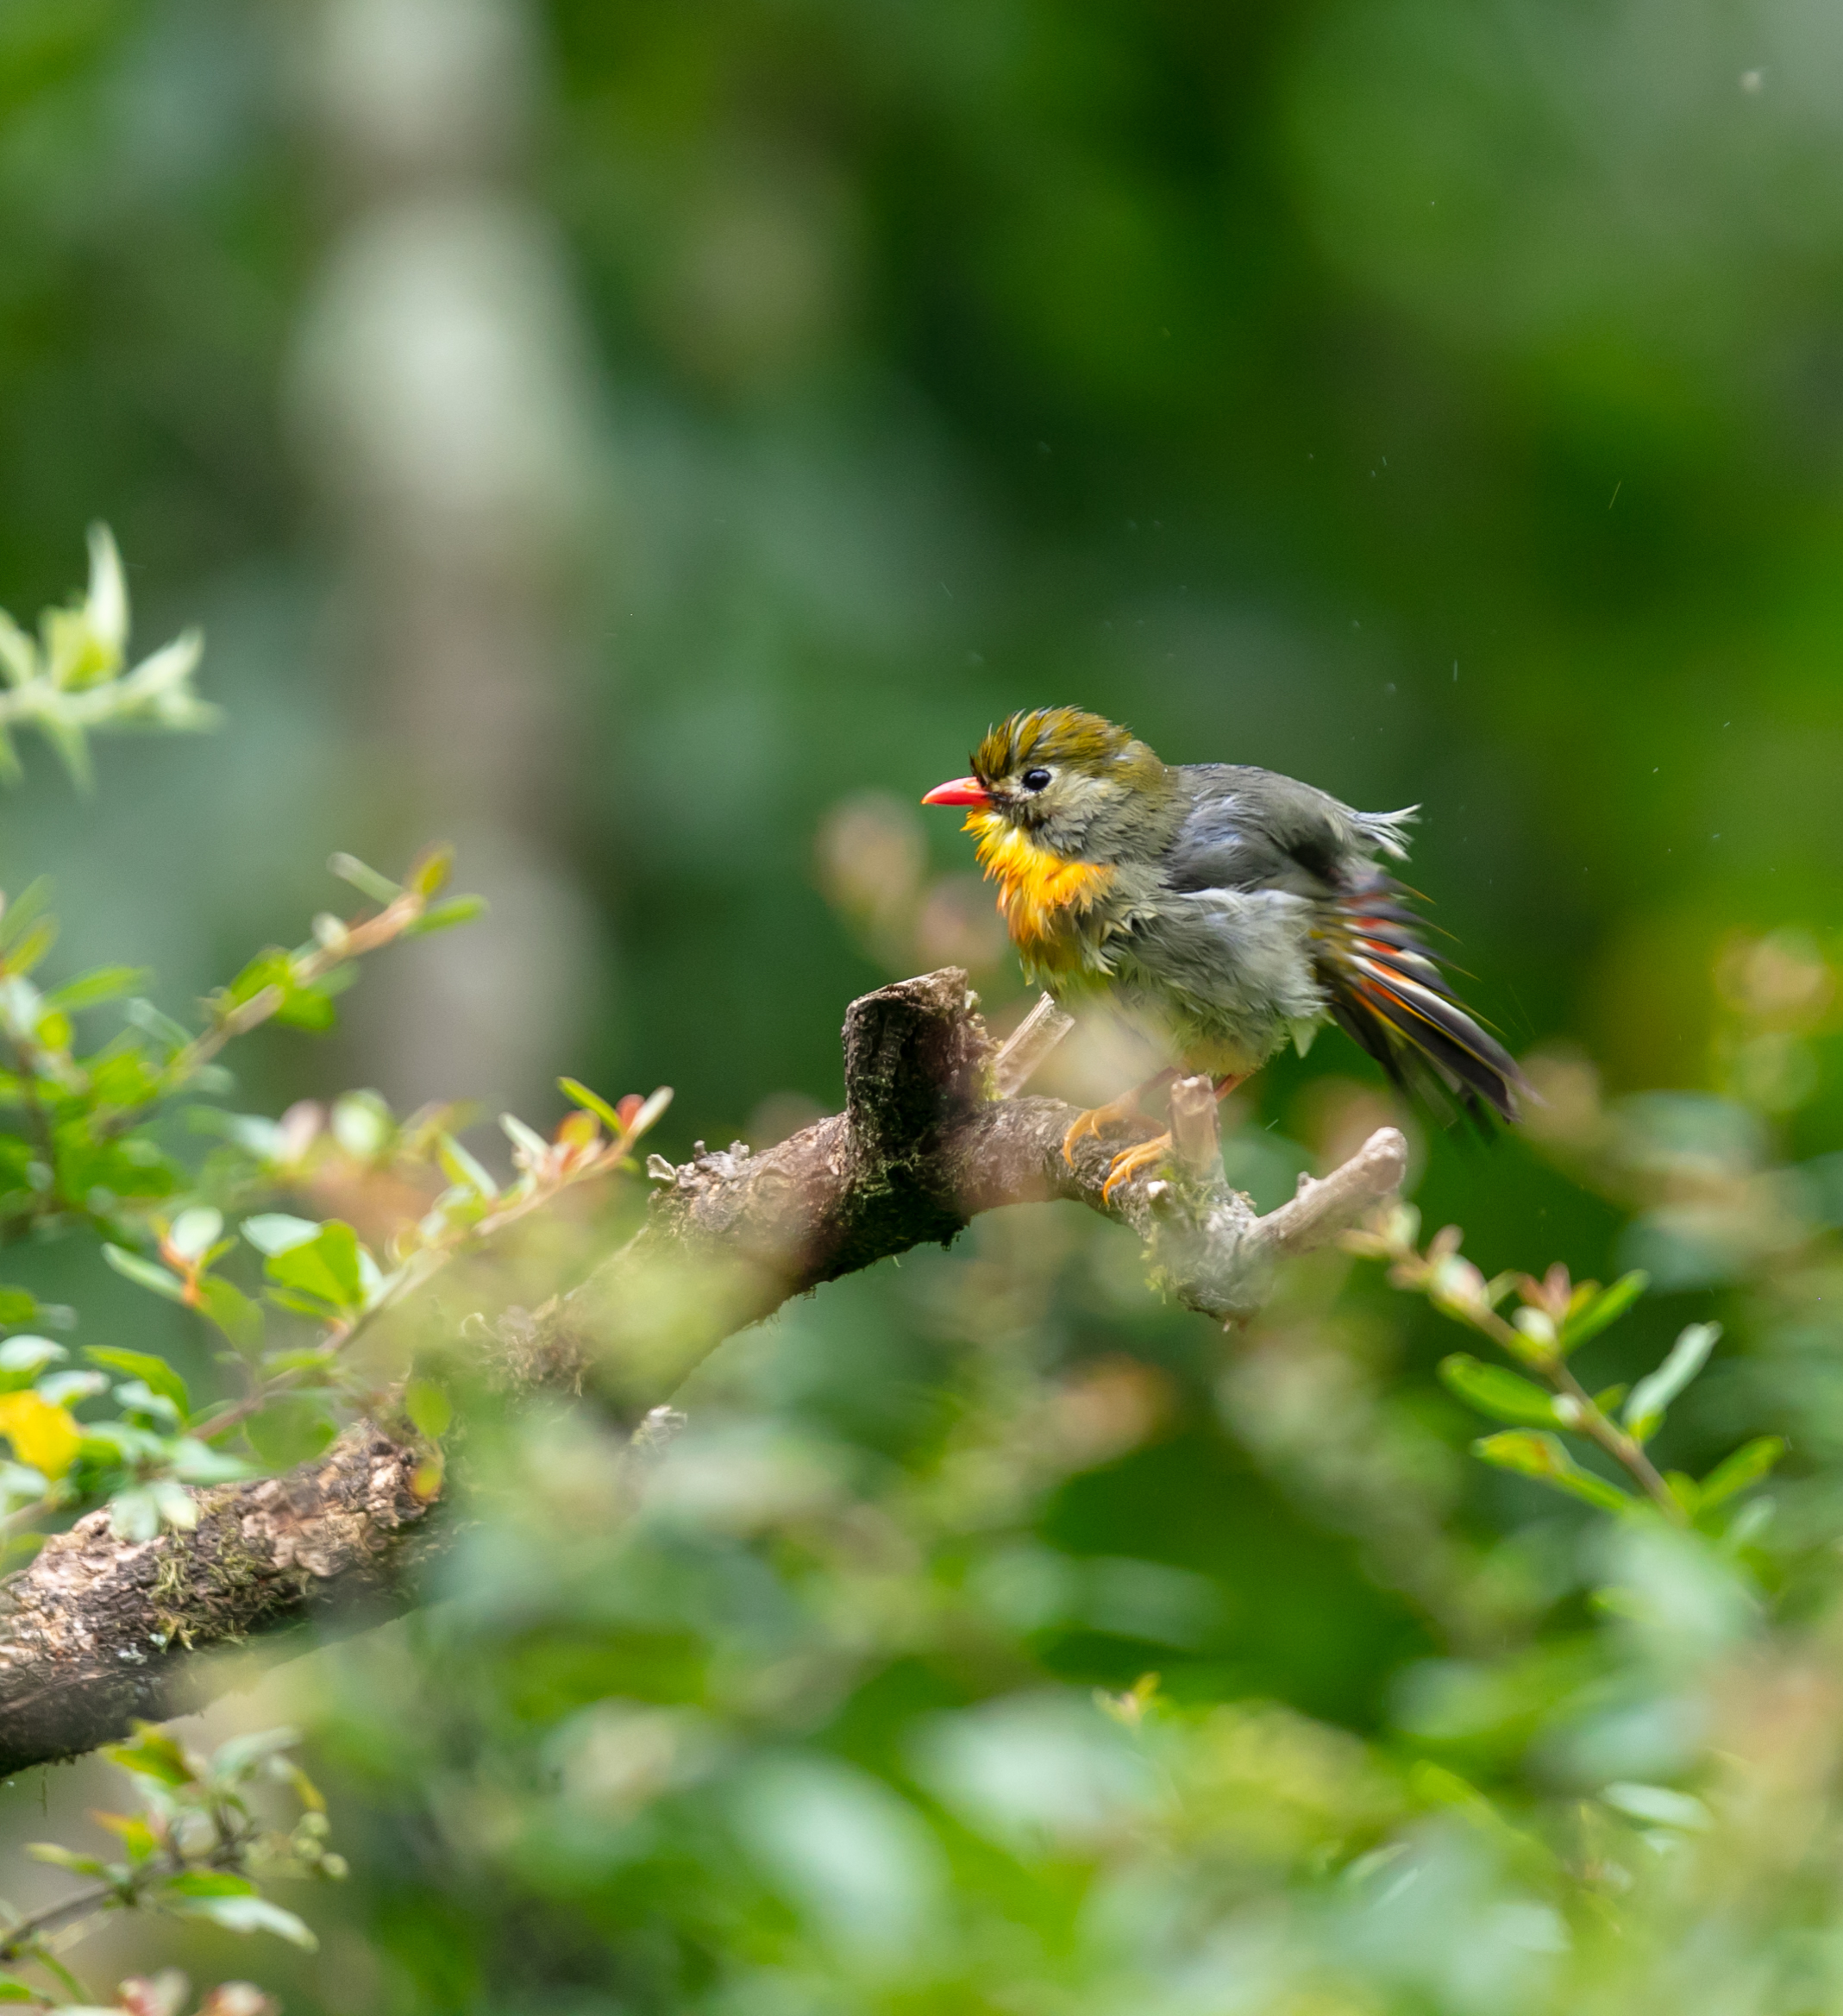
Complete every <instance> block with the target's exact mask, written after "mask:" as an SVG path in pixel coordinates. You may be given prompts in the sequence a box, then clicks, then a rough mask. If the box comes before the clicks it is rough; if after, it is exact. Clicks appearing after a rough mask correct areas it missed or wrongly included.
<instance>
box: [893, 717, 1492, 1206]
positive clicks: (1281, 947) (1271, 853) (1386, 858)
mask: <svg viewBox="0 0 1843 2016" xmlns="http://www.w3.org/2000/svg"><path fill="white" fill-rule="evenodd" d="M922 803H923V804H924V805H950V806H961V807H965V808H966V812H967V818H966V825H965V829H964V830H965V831H966V832H969V833H971V834H972V835H973V836H974V837H975V840H976V842H977V850H976V851H977V854H978V858H979V861H980V864H981V867H983V869H984V870H985V872H986V874H987V877H989V878H990V879H991V880H993V881H994V882H996V883H997V884H998V907H999V910H1000V914H1001V915H1002V916H1003V918H1004V920H1005V923H1006V929H1007V931H1008V933H1009V934H1010V937H1011V941H1012V945H1013V946H1014V947H1015V948H1016V950H1017V952H1018V954H1019V959H1020V962H1021V964H1022V965H1023V968H1024V973H1025V979H1026V980H1027V981H1029V982H1030V983H1032V984H1033V985H1036V986H1038V987H1040V988H1042V989H1046V990H1047V991H1048V992H1049V993H1050V995H1052V996H1053V997H1054V998H1055V999H1056V1002H1057V1003H1058V1004H1059V1005H1060V1006H1062V1007H1063V1008H1066V1009H1068V1010H1069V1011H1070V1012H1071V1013H1073V1014H1076V1015H1077V1016H1080V1015H1081V1014H1082V1013H1083V1012H1084V1009H1087V1008H1102V1009H1104V1010H1105V1011H1106V1014H1108V1015H1109V1016H1111V1017H1113V1018H1114V1019H1117V1020H1119V1021H1123V1022H1124V1023H1125V1025H1126V1026H1127V1027H1129V1028H1130V1029H1132V1030H1133V1031H1134V1032H1135V1033H1138V1035H1139V1036H1140V1037H1141V1038H1143V1039H1150V1043H1151V1044H1152V1045H1153V1046H1156V1050H1157V1053H1158V1054H1160V1055H1162V1056H1163V1058H1165V1060H1166V1063H1165V1067H1164V1068H1163V1069H1162V1070H1161V1071H1158V1073H1157V1075H1156V1076H1155V1077H1151V1078H1149V1079H1148V1080H1146V1081H1145V1082H1144V1083H1142V1084H1139V1085H1136V1086H1134V1087H1133V1088H1132V1090H1129V1091H1127V1092H1125V1093H1123V1094H1122V1095H1121V1096H1119V1098H1117V1099H1113V1100H1111V1101H1109V1102H1107V1103H1106V1105H1103V1106H1098V1107H1095V1108H1091V1109H1089V1110H1088V1111H1086V1112H1084V1113H1082V1114H1081V1115H1078V1117H1077V1118H1076V1119H1075V1121H1073V1122H1072V1123H1071V1124H1070V1126H1069V1129H1068V1131H1067V1134H1065V1136H1064V1139H1063V1154H1064V1155H1065V1157H1066V1158H1067V1159H1069V1161H1070V1162H1071V1163H1073V1161H1074V1159H1075V1146H1076V1144H1077V1143H1078V1142H1079V1141H1080V1140H1081V1139H1082V1138H1083V1137H1084V1136H1086V1135H1088V1134H1100V1133H1102V1132H1103V1130H1105V1129H1106V1128H1108V1127H1113V1126H1117V1125H1119V1124H1123V1123H1125V1122H1127V1121H1131V1120H1132V1118H1133V1117H1134V1116H1135V1115H1137V1113H1138V1102H1139V1101H1140V1100H1141V1098H1142V1097H1144V1096H1145V1095H1147V1094H1148V1093H1149V1092H1150V1091H1153V1090H1156V1089H1157V1088H1158V1087H1159V1086H1161V1085H1162V1084H1164V1083H1169V1081H1170V1080H1171V1079H1172V1078H1174V1077H1176V1076H1178V1075H1179V1073H1180V1072H1184V1073H1207V1075H1208V1076H1209V1077H1210V1078H1211V1079H1212V1080H1213V1083H1214V1085H1215V1088H1216V1091H1217V1096H1218V1097H1219V1098H1220V1097H1222V1096H1226V1094H1227V1093H1228V1092H1230V1091H1232V1090H1233V1089H1234V1088H1235V1087H1236V1086H1237V1085H1239V1084H1241V1083H1244V1081H1245V1080H1246V1079H1247V1078H1249V1077H1251V1076H1252V1075H1253V1074H1254V1073H1255V1072H1256V1071H1258V1070H1259V1069H1260V1068H1261V1066H1262V1065H1264V1064H1265V1063H1267V1062H1268V1060H1269V1058H1272V1057H1273V1056H1274V1055H1275V1054H1276V1052H1279V1051H1280V1050H1281V1049H1282V1048H1283V1047H1284V1046H1285V1045H1286V1044H1287V1043H1288V1040H1291V1041H1293V1042H1294V1043H1295V1044H1296V1045H1297V1046H1298V1047H1299V1048H1300V1049H1301V1051H1303V1050H1304V1048H1305V1047H1306V1046H1307V1044H1308V1043H1309V1042H1310V1040H1311V1039H1312V1037H1313V1035H1314V1034H1315V1033H1317V1031H1318V1030H1319V1029H1320V1027H1322V1026H1323V1025H1325V1024H1326V1023H1327V1022H1334V1023H1336V1024H1337V1025H1338V1027H1341V1028H1342V1029H1343V1030H1344V1031H1345V1033H1346V1034H1347V1035H1349V1036H1350V1037H1351V1039H1353V1040H1354V1041H1355V1042H1356V1043H1357V1045H1358V1046H1360V1047H1361V1048H1362V1049H1363V1050H1364V1051H1366V1052H1368V1053H1369V1055H1370V1057H1372V1058H1374V1059H1375V1060H1376V1063H1377V1064H1379V1065H1381V1066H1382V1070H1383V1071H1385V1072H1386V1073H1387V1074H1388V1076H1389V1078H1390V1079H1391V1081H1392V1082H1393V1083H1395V1085H1396V1086H1397V1087H1398V1088H1399V1089H1400V1090H1401V1091H1402V1092H1403V1093H1404V1094H1407V1095H1408V1096H1411V1097H1413V1098H1414V1099H1415V1100H1416V1101H1417V1102H1419V1103H1420V1104H1422V1105H1424V1106H1426V1107H1428V1108H1432V1110H1433V1111H1434V1112H1435V1114H1436V1115H1438V1116H1439V1117H1440V1118H1441V1119H1443V1120H1451V1119H1453V1118H1455V1117H1456V1114H1455V1108H1457V1109H1458V1111H1460V1112H1463V1113H1464V1114H1465V1115H1470V1117H1471V1118H1473V1119H1474V1120H1476V1121H1478V1122H1479V1123H1480V1124H1481V1125H1482V1126H1483V1127H1486V1128H1487V1129H1488V1130H1489V1127H1490V1126H1491V1124H1492V1120H1491V1116H1493V1115H1495V1116H1497V1117H1498V1118H1501V1119H1502V1120H1504V1121H1515V1120H1516V1119H1517V1118H1518V1116H1519V1112H1520V1101H1521V1100H1523V1099H1525V1098H1526V1097H1527V1096H1529V1088H1528V1086H1527V1084H1526V1081H1525V1080H1524V1078H1523V1076H1522V1074H1521V1072H1520V1071H1519V1070H1518V1068H1517V1065H1516V1063H1515V1060H1514V1058H1512V1057H1511V1056H1510V1055H1509V1053H1508V1052H1507V1051H1506V1050H1505V1049H1504V1048H1503V1046H1501V1044H1500V1043H1498V1042H1497V1040H1496V1039H1495V1038H1494V1037H1493V1036H1491V1035H1490V1034H1489V1033H1488V1032H1487V1031H1486V1030H1485V1028H1484V1027H1483V1026H1482V1025H1481V1023H1480V1022H1479V1021H1477V1019H1476V1017H1475V1016H1474V1015H1473V1014H1470V1011H1469V1010H1468V1009H1467V1008H1465V1007H1464V1005H1463V1004H1462V1003H1461V1002H1460V1001H1459V1000H1458V998H1457V995H1455V994H1454V992H1453V991H1452V989H1451V987H1450V986H1449V985H1448V983H1447V982H1446V979H1445V975H1444V973H1443V971H1442V969H1441V962H1440V960H1439V958H1437V957H1436V955H1435V954H1434V952H1433V951H1432V950H1431V949H1430V947H1429V945H1428V944H1427V942H1426V937H1425V936H1424V935H1423V933H1424V926H1422V924H1421V923H1420V920H1419V918H1418V917H1417V914H1416V913H1415V911H1414V908H1413V904H1414V901H1415V893H1414V891H1412V890H1410V889H1407V888H1406V887H1405V886H1404V885H1403V884H1402V883H1401V882H1398V881H1397V880H1396V879H1395V876H1393V875H1392V874H1391V873H1390V872H1389V870H1388V868H1387V867H1385V866H1384V865H1383V864H1384V863H1385V862H1387V863H1399V862H1401V861H1405V860H1406V859H1407V851H1408V848H1407V827H1408V826H1409V825H1410V824H1412V822H1413V821H1414V820H1415V819H1416V817H1417V816H1418V814H1419V810H1420V808H1419V807H1416V806H1408V807H1404V808H1403V809H1402V810H1401V811H1399V812H1357V811H1356V810H1354V809H1353V808H1352V807H1350V806H1348V805H1345V804H1344V803H1342V802H1341V801H1339V800H1338V799H1336V798H1333V797H1332V796H1331V794H1329V793H1328V792H1325V791H1320V790H1319V789H1317V788H1315V787H1314V786H1313V785H1311V784H1305V783H1301V782H1298V781H1297V780H1296V779H1294V778H1292V777H1288V776H1281V775H1280V774H1279V773H1278V772H1276V771H1274V770H1266V769H1257V768H1256V767H1254V766H1253V765H1251V764H1247V763H1164V762H1163V761H1161V760H1160V758H1159V757H1158V756H1157V754H1156V753H1155V752H1154V751H1153V750H1151V749H1150V747H1149V746H1148V745H1147V744H1145V743H1144V742H1142V741H1140V740H1139V739H1138V738H1137V737H1136V736H1134V735H1133V734H1132V732H1131V731H1130V730H1128V729H1126V728H1124V727H1121V726H1119V725H1118V724H1116V723H1114V722H1113V721H1110V720H1107V719H1105V718H1104V717H1102V716H1101V715H1100V714H1096V713H1088V712H1087V711H1085V710H1084V709H1082V708H1080V707H1037V708H1032V709H1030V710H1028V711H1025V712H1023V713H1015V714H1013V715H1012V716H1011V718H1010V719H1008V720H1006V721H1004V722H1001V723H1000V725H998V726H996V727H994V728H992V729H991V730H989V731H988V732H987V735H986V737H985V738H984V740H983V741H981V743H980V744H979V746H978V748H977V749H976V750H975V751H974V752H973V757H972V770H971V773H970V774H969V776H963V777H955V778H952V779H950V780H949V782H946V783H944V784H937V785H936V787H935V788H934V789H933V790H931V791H930V792H928V793H927V794H925V797H924V798H923V800H922ZM1170 1145H1171V1138H1170V1135H1169V1134H1160V1135H1158V1136H1157V1137H1156V1138H1154V1139H1153V1140H1147V1141H1144V1142H1141V1143H1139V1144H1138V1145H1137V1146H1132V1147H1129V1148H1127V1149H1125V1151H1123V1152H1121V1153H1119V1154H1118V1155H1116V1156H1115V1157H1114V1159H1113V1162H1112V1164H1111V1165H1110V1166H1109V1170H1108V1173H1107V1178H1106V1185H1105V1189H1104V1194H1105V1196H1106V1197H1107V1198H1108V1199H1109V1200H1111V1198H1112V1196H1113V1192H1114V1190H1116V1189H1118V1188H1119V1185H1120V1184H1122V1183H1125V1182H1126V1181H1128V1180H1130V1179H1131V1178H1133V1177H1134V1176H1135V1175H1137V1174H1138V1173H1139V1172H1140V1171H1143V1170H1145V1169H1147V1168H1149V1167H1150V1166H1152V1165H1156V1164H1157V1163H1160V1162H1162V1161H1163V1159H1165V1158H1166V1156H1167V1155H1168V1154H1169V1151H1170Z"/></svg>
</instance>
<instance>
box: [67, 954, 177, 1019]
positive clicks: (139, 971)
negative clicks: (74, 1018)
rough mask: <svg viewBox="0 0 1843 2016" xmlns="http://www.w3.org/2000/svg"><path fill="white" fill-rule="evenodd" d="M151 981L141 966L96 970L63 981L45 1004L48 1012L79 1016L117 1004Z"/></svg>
mask: <svg viewBox="0 0 1843 2016" xmlns="http://www.w3.org/2000/svg"><path fill="white" fill-rule="evenodd" d="M152 978H153V975H152V974H151V973H149V972H148V971H147V968H146V967H144V966H96V967H93V968H92V969H91V970H90V971H89V972H87V973H79V974H78V976H77V977H76V978H75V979H74V980H66V982H65V983H64V984H63V986H61V987H53V989H51V991H50V992H49V993H48V994H47V995H46V996H45V1002H46V1006H47V1008H57V1009H60V1011H61V1012H62V1013H63V1014H67V1015H75V1014H82V1012H83V1011H84V1009H85V1008H100V1007H101V1006H102V1005H103V1002H109V1001H119V1000H120V999H121V998H122V995H125V994H132V993H133V992H134V991H135V989H136V988H137V987H144V986H146V985H147V982H148V981H149V980H150V979H152Z"/></svg>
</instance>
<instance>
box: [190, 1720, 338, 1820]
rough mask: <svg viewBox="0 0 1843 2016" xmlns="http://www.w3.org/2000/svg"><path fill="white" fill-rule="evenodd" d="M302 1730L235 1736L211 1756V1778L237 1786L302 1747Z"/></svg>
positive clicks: (274, 1730)
mask: <svg viewBox="0 0 1843 2016" xmlns="http://www.w3.org/2000/svg"><path fill="white" fill-rule="evenodd" d="M300 1741H301V1732H300V1730H298V1729H288V1728H281V1729H261V1730H253V1731H252V1732H251V1733H250V1734H249V1735H248V1736H234V1737H230V1738H229V1741H228V1742H225V1743H220V1744H219V1745H218V1746H217V1748H216V1749H215V1750H213V1751H212V1753H211V1765H210V1774H211V1776H212V1777H214V1778H216V1779H221V1780H224V1781H225V1782H227V1783H229V1784H232V1785H235V1784H237V1783H239V1782H241V1780H243V1779H246V1778H248V1777H249V1776H250V1775H251V1774H253V1773H254V1772H255V1771H257V1770H259V1769H260V1768H261V1767H262V1766H263V1765H265V1764H266V1763H267V1762H269V1761H270V1759H271V1758H273V1757H279V1756H281V1755H284V1754H285V1752H287V1751H289V1750H291V1749H296V1748H298V1745H299V1743H300ZM321 1803H322V1804H323V1805H324V1803H325V1802H324V1801H322V1802H321Z"/></svg>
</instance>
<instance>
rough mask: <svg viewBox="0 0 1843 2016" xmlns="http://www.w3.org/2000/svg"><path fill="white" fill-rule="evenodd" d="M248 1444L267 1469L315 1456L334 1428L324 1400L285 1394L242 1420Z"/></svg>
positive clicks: (289, 1465)
mask: <svg viewBox="0 0 1843 2016" xmlns="http://www.w3.org/2000/svg"><path fill="white" fill-rule="evenodd" d="M243 1432H244V1434H245V1435H248V1437H249V1446H250V1447H251V1448H253V1449H254V1451H255V1452H256V1454H257V1455H258V1456H259V1457H260V1459H261V1460H262V1462H263V1465H264V1466H265V1467H266V1468H267V1469H270V1470H291V1469H293V1467H294V1466H295V1465H296V1464H297V1463H305V1462H307V1461H308V1460H310V1459H311V1458H312V1457H315V1456H317V1455H318V1454H320V1452H321V1450H323V1448H325V1447H326V1446H327V1444H328V1443H329V1441H332V1439H333V1437H334V1435H335V1433H336V1432H337V1431H336V1430H335V1427H334V1425H333V1419H332V1416H331V1415H330V1414H329V1413H328V1411H327V1410H326V1407H325V1406H324V1404H323V1403H321V1402H320V1401H317V1400H307V1399H303V1398H302V1397H300V1396H299V1395H298V1394H293V1393H290V1394H284V1395H283V1396H282V1397H280V1398H279V1399H276V1400H271V1401H270V1402H269V1404H268V1405H267V1406H266V1407H265V1408H264V1409H263V1410H261V1412H260V1413H259V1414H253V1415H251V1416H250V1417H249V1419H248V1421H246V1422H245V1423H244V1424H243Z"/></svg>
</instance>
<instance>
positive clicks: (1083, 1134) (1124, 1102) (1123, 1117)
mask: <svg viewBox="0 0 1843 2016" xmlns="http://www.w3.org/2000/svg"><path fill="white" fill-rule="evenodd" d="M1141 1089H1142V1088H1140V1087H1138V1086H1135V1087H1134V1088H1133V1090H1132V1091H1130V1092H1122V1093H1121V1094H1120V1096H1119V1098H1118V1099H1110V1100H1108V1102H1106V1105H1105V1106H1091V1107H1090V1108H1088V1111H1087V1112H1086V1113H1078V1114H1077V1115H1075V1118H1074V1119H1073V1120H1072V1121H1069V1131H1068V1132H1067V1133H1066V1134H1064V1135H1063V1161H1065V1162H1066V1163H1067V1164H1068V1165H1069V1167H1070V1168H1071V1169H1073V1168H1074V1167H1075V1143H1076V1142H1077V1141H1080V1140H1086V1139H1087V1138H1088V1135H1089V1134H1100V1132H1101V1131H1102V1130H1103V1129H1104V1128H1106V1127H1123V1126H1124V1125H1125V1123H1126V1122H1127V1121H1131V1120H1138V1118H1139V1092H1140V1090H1141Z"/></svg>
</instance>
